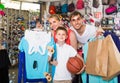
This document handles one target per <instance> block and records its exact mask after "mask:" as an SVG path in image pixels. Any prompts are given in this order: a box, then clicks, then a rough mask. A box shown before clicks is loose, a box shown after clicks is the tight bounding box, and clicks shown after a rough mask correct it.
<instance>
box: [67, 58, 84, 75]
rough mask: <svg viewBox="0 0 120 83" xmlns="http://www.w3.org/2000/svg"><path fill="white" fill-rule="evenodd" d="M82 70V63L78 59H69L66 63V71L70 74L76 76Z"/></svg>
mask: <svg viewBox="0 0 120 83" xmlns="http://www.w3.org/2000/svg"><path fill="white" fill-rule="evenodd" d="M82 68H83V62H82V61H81V59H79V58H78V57H76V56H75V57H70V58H69V60H68V62H67V69H68V71H69V72H70V73H72V74H76V73H78V72H79V71H80V70H81V69H82Z"/></svg>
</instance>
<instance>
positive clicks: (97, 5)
mask: <svg viewBox="0 0 120 83" xmlns="http://www.w3.org/2000/svg"><path fill="white" fill-rule="evenodd" d="M99 5H100V3H99V0H93V7H94V8H98V7H99Z"/></svg>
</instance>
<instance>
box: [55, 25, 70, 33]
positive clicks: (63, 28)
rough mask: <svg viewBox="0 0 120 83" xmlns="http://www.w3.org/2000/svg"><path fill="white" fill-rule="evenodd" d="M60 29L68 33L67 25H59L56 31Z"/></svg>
mask: <svg viewBox="0 0 120 83" xmlns="http://www.w3.org/2000/svg"><path fill="white" fill-rule="evenodd" d="M59 30H63V31H65V32H66V34H68V32H67V29H66V28H65V27H63V26H59V27H58V28H57V29H56V33H57V32H58V31H59Z"/></svg>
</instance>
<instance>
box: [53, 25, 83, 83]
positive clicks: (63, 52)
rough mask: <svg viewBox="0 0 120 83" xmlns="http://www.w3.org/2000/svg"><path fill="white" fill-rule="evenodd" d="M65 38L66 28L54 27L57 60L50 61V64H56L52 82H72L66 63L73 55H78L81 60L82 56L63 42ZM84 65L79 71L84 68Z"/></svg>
mask: <svg viewBox="0 0 120 83" xmlns="http://www.w3.org/2000/svg"><path fill="white" fill-rule="evenodd" d="M66 38H67V30H66V29H65V28H64V27H58V28H57V29H56V39H57V42H56V48H57V50H56V51H57V60H56V61H55V60H54V61H52V62H51V64H53V65H55V66H56V69H55V74H54V77H53V83H72V81H71V80H72V77H71V73H70V72H69V71H68V70H67V67H66V63H67V61H68V59H69V58H70V57H74V56H78V57H79V58H80V59H81V60H82V61H83V59H82V57H80V55H78V54H77V51H76V50H75V49H74V48H73V47H72V46H70V45H68V44H66V43H65V39H66ZM83 63H84V62H83ZM84 67H85V66H84ZM84 67H83V68H82V70H81V71H80V72H79V73H81V72H82V71H83V70H84ZM79 73H78V74H79Z"/></svg>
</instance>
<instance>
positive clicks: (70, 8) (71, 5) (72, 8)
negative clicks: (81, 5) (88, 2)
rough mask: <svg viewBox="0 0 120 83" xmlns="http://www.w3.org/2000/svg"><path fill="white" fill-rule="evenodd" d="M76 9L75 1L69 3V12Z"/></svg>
mask: <svg viewBox="0 0 120 83" xmlns="http://www.w3.org/2000/svg"><path fill="white" fill-rule="evenodd" d="M74 10H75V5H74V3H73V2H72V3H70V4H69V5H68V12H72V11H74Z"/></svg>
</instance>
